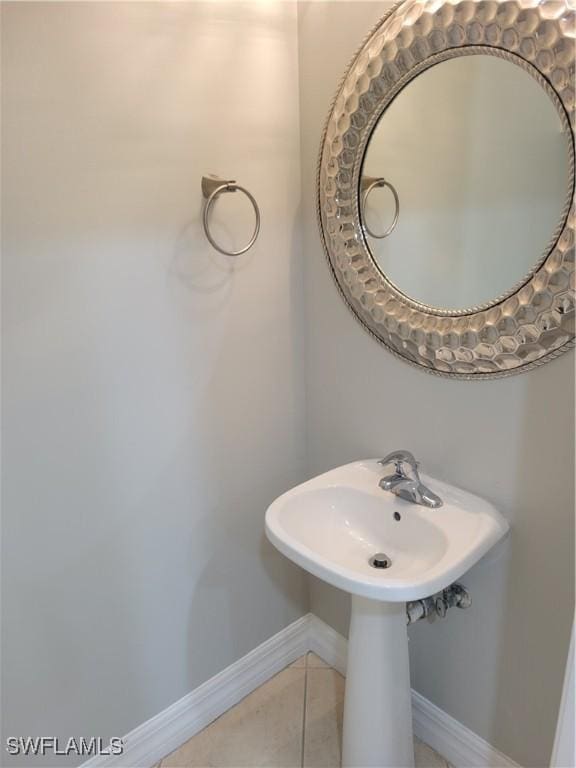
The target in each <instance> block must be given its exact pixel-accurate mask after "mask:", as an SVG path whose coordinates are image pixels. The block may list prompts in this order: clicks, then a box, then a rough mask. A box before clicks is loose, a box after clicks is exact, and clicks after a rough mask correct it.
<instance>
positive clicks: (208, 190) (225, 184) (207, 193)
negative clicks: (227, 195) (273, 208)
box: [202, 176, 260, 256]
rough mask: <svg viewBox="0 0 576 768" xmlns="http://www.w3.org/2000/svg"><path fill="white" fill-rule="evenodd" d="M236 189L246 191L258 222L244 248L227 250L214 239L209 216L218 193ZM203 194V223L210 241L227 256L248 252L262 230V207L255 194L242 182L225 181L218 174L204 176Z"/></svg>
mask: <svg viewBox="0 0 576 768" xmlns="http://www.w3.org/2000/svg"><path fill="white" fill-rule="evenodd" d="M236 190H239V191H240V192H244V194H245V195H246V197H247V198H248V200H250V202H251V203H252V207H253V208H254V214H255V216H256V224H255V226H254V232H253V233H252V237H251V238H250V241H249V242H248V244H247V245H245V246H244V248H240V249H239V250H237V251H227V250H226V249H225V248H222V247H221V246H220V245H218V243H217V242H216V241H215V240H214V238H213V237H212V234H211V232H210V225H209V216H210V209H211V208H212V206H213V205H214V203H215V202H216V198H217V197H218V195H220V194H222V193H223V192H236ZM202 194H203V195H204V200H205V202H204V211H203V213H202V223H203V225H204V232H205V233H206V237H207V238H208V242H209V243H210V244H211V245H212V246H213V247H214V248H216V250H217V251H219V252H220V253H223V254H224V255H225V256H240V254H242V253H246V251H248V250H249V249H250V248H252V246H253V245H254V243H255V242H256V238H257V237H258V233H259V232H260V209H259V208H258V203H257V202H256V200H255V199H254V197H253V195H251V194H250V192H248V190H247V189H246V188H245V187H241V186H240V184H236V182H235V181H234V179H230V180H229V181H225V180H224V179H219V178H218V177H217V176H203V177H202Z"/></svg>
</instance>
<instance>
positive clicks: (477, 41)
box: [317, 0, 576, 380]
mask: <svg viewBox="0 0 576 768" xmlns="http://www.w3.org/2000/svg"><path fill="white" fill-rule="evenodd" d="M575 42H576V11H575V8H574V7H573V6H572V5H571V3H570V2H569V1H568V0H543V1H542V2H538V1H537V0H500V1H498V0H404V1H403V2H401V3H398V4H397V5H396V6H394V7H393V8H391V9H390V10H389V11H388V13H387V14H386V15H385V16H384V17H383V18H382V19H381V21H380V22H379V23H378V24H377V25H376V27H375V28H374V29H373V30H372V32H371V33H370V35H369V36H368V38H367V39H366V40H365V42H364V44H363V45H362V46H361V48H360V50H359V51H358V53H357V54H356V56H355V57H354V59H353V60H352V63H351V64H350V66H349V68H348V70H347V72H346V74H345V76H344V78H343V81H342V83H341V85H340V87H339V89H338V92H337V94H336V97H335V99H334V102H333V104H332V107H331V109H330V113H329V115H328V119H327V121H326V125H325V128H324V133H323V136H322V144H321V151H320V157H319V163H318V178H317V182H318V189H317V193H318V198H317V203H318V220H319V224H320V231H321V236H322V241H323V245H324V249H325V251H326V255H327V257H328V261H329V264H330V267H331V270H332V273H333V275H334V278H335V280H336V283H337V285H338V287H339V289H340V292H341V294H342V296H343V298H344V300H345V301H346V303H347V304H348V305H349V307H350V309H351V310H352V311H353V313H354V314H355V316H356V318H357V319H358V320H359V321H360V322H361V323H362V325H363V326H364V327H365V328H366V329H367V330H368V331H369V332H370V333H371V334H372V335H373V336H374V337H375V338H376V339H377V340H378V341H380V342H381V343H382V344H384V346H385V347H386V348H387V349H388V350H390V351H391V352H393V353H394V354H396V355H398V356H400V357H401V358H402V359H404V360H406V361H407V362H410V363H412V364H414V365H416V366H418V367H421V368H423V369H424V370H426V371H428V372H429V373H433V374H436V375H442V376H448V377H452V378H464V379H474V380H476V379H483V378H495V377H501V376H508V375H511V374H514V373H520V372H523V371H527V370H530V369H531V368H533V367H535V366H537V365H541V364H543V363H546V362H548V361H549V360H551V359H553V358H554V357H557V356H558V355H560V354H562V353H563V352H565V351H567V350H568V349H569V348H571V347H573V346H574V317H575V296H574V288H575V286H574V250H575V249H574V229H575V225H576V210H575V206H574V117H575V109H576V94H575V88H574V73H575V56H574V51H575V47H574V46H575ZM479 53H482V54H490V55H495V56H500V57H502V58H504V59H506V60H508V61H510V62H511V63H513V64H515V65H517V66H520V67H522V69H524V70H525V71H526V72H528V73H529V74H530V75H531V76H532V77H533V78H534V79H535V80H536V81H537V82H538V83H539V84H540V85H541V86H542V88H544V89H545V91H546V92H547V94H548V96H549V97H550V99H551V100H552V103H553V104H554V105H555V106H556V108H557V111H558V114H559V116H560V119H561V121H562V124H563V127H564V130H565V131H566V132H567V135H568V136H569V138H570V141H569V164H570V168H569V173H570V191H569V195H568V198H567V200H566V204H565V208H564V211H563V212H562V219H561V224H560V226H559V228H558V230H557V232H555V233H554V235H553V238H552V240H551V243H550V246H549V248H548V249H547V252H546V253H544V254H543V256H542V258H541V259H540V261H539V262H538V263H537V264H535V266H534V268H533V269H532V270H531V272H530V274H528V275H527V276H526V277H525V279H524V280H522V282H521V283H519V284H518V285H516V286H511V290H510V291H509V292H508V293H506V294H505V295H503V296H500V297H497V298H495V299H494V301H492V302H489V303H488V304H484V305H482V306H479V307H473V308H472V309H467V310H462V311H448V310H442V309H438V308H435V307H429V306H426V305H424V304H421V303H419V302H417V301H414V300H413V299H411V298H409V297H408V296H406V295H405V294H403V293H402V292H401V291H400V290H399V289H398V288H397V287H396V286H395V285H394V284H393V283H392V282H390V281H389V280H388V279H387V278H386V276H385V275H384V274H383V273H382V272H381V270H380V268H379V267H378V266H377V264H376V262H375V261H374V258H373V257H372V254H371V252H370V249H369V247H368V244H367V242H366V237H365V234H364V231H363V228H362V225H361V221H360V210H359V189H360V180H361V171H362V163H363V160H364V154H365V151H366V147H367V145H368V141H369V139H370V136H371V134H372V131H373V128H374V126H375V125H376V122H377V121H378V119H379V118H380V117H381V116H382V113H383V112H384V110H385V109H386V108H387V106H388V105H389V104H390V103H391V101H392V100H393V99H394V97H395V96H396V95H397V94H398V93H399V92H400V91H401V90H402V89H403V88H404V87H405V86H407V85H408V84H409V83H410V81H411V80H412V79H414V78H415V77H416V76H417V75H419V74H420V73H421V72H423V71H424V70H426V69H428V68H429V67H431V66H433V65H434V64H437V63H439V62H441V61H444V60H446V59H450V58H453V57H456V56H463V55H474V54H479ZM559 213H560V212H559Z"/></svg>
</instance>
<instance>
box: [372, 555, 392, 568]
mask: <svg viewBox="0 0 576 768" xmlns="http://www.w3.org/2000/svg"><path fill="white" fill-rule="evenodd" d="M368 562H369V563H370V565H371V566H372V568H390V566H391V565H392V560H390V558H389V557H388V555H386V554H384V552H376V554H375V555H372V557H371V558H370V560H369V561H368Z"/></svg>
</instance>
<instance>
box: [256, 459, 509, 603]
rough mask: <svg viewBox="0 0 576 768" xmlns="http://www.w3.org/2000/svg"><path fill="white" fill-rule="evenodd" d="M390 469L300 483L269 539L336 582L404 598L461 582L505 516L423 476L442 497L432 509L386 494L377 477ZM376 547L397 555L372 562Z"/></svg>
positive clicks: (279, 506) (348, 470)
mask: <svg viewBox="0 0 576 768" xmlns="http://www.w3.org/2000/svg"><path fill="white" fill-rule="evenodd" d="M384 474H385V471H384V469H383V468H382V466H380V465H379V464H378V462H377V460H376V459H373V460H370V459H369V460H366V461H358V462H354V463H353V464H347V465H345V466H343V467H338V468H337V469H333V470H331V471H330V472H326V473H325V474H323V475H319V476H318V477H315V478H313V479H312V480H309V481H308V482H306V483H303V484H302V485H298V486H296V488H293V489H292V490H290V491H288V492H287V493H285V494H283V495H282V496H280V497H279V498H278V499H276V501H274V502H273V503H272V504H271V505H270V507H269V508H268V511H267V512H266V532H267V535H268V538H269V539H270V541H271V542H272V543H273V544H274V545H275V546H276V547H277V548H278V549H279V550H280V551H281V552H282V553H283V554H284V555H286V557H288V558H290V560H293V561H294V562H295V563H298V565H300V566H302V568H305V569H306V570H307V571H309V572H310V573H313V574H314V575H315V576H318V577H319V578H321V579H323V580H324V581H327V582H328V583H329V584H333V585H334V586H335V587H339V588H340V589H343V590H346V591H347V592H351V593H352V594H355V595H362V596H363V597H369V598H372V599H375V600H386V601H389V602H405V601H408V600H416V599H418V598H421V597H427V596H428V595H432V594H433V593H434V592H438V591H439V590H441V589H443V588H444V587H447V586H448V585H449V584H451V583H452V582H454V581H456V580H457V579H458V578H460V576H462V574H463V573H465V572H466V571H467V570H468V569H469V568H470V567H471V566H472V565H474V563H476V562H477V561H478V560H479V559H480V558H481V557H482V555H484V554H485V553H486V552H487V551H488V550H489V549H490V548H491V547H492V546H493V545H494V544H495V543H496V542H497V541H498V540H499V539H500V538H502V536H504V534H505V533H506V531H507V530H508V523H507V522H506V520H505V519H504V518H503V517H502V515H501V514H500V513H499V512H498V511H497V510H496V509H495V508H494V507H493V506H492V505H491V504H489V503H488V502H487V501H484V500H483V499H481V498H479V497H478V496H474V495H473V494H471V493H467V492H466V491H462V490H460V489H458V488H454V487H453V486H451V485H447V484H446V483H442V482H440V481H439V480H434V479H433V478H431V477H427V476H426V475H421V477H422V480H423V481H424V482H425V484H426V485H427V486H428V487H429V488H431V489H432V490H433V491H434V492H435V493H437V494H438V495H439V496H440V497H441V499H442V501H443V502H444V503H443V506H442V507H440V508H438V509H430V508H428V507H423V506H421V505H419V504H414V503H412V502H409V501H405V500H403V499H400V498H398V497H397V496H395V495H394V494H393V493H391V492H389V491H383V490H382V489H381V488H380V487H379V486H378V482H379V480H380V479H381V478H382V477H383V475H384ZM395 512H396V513H398V514H397V515H396V517H398V515H399V516H400V519H399V520H397V519H396V518H395V516H394V513H395ZM378 552H384V553H385V554H386V555H388V557H389V558H390V559H391V561H392V564H391V566H390V567H389V568H387V569H375V568H373V567H372V566H371V565H370V564H369V560H370V558H371V557H372V556H373V555H374V554H376V553H378Z"/></svg>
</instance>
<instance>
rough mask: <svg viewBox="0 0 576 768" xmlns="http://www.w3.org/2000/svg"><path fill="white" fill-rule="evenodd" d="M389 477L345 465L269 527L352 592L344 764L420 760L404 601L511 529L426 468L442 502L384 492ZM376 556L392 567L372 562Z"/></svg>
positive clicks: (443, 583)
mask: <svg viewBox="0 0 576 768" xmlns="http://www.w3.org/2000/svg"><path fill="white" fill-rule="evenodd" d="M385 474H388V473H386V471H385V469H384V468H383V467H382V466H381V465H380V464H379V463H378V461H377V460H376V459H369V460H366V461H358V462H355V463H353V464H347V465H346V466H344V467H338V468H337V469H333V470H332V471H330V472H326V474H324V475H319V476H318V477H315V478H314V479H313V480H310V481H308V482H307V483H303V484H302V485H299V486H297V487H296V488H293V489H292V490H291V491H288V493H285V494H284V495H283V496H280V497H279V498H278V499H276V501H275V502H273V503H272V504H271V505H270V507H269V508H268V510H267V512H266V533H267V535H268V538H269V539H270V540H271V541H272V543H273V544H274V545H275V546H276V547H277V548H278V549H279V550H280V551H281V552H282V553H284V554H285V555H286V556H287V557H288V558H290V559H291V560H293V561H294V562H295V563H298V565H300V566H302V567H303V568H305V569H306V570H307V571H310V573H313V574H314V575H315V576H318V577H319V578H321V579H324V581H327V582H328V583H329V584H333V585H334V586H336V587H339V588H340V589H344V590H346V591H347V592H350V593H351V595H352V601H351V602H352V613H351V618H350V632H349V638H348V663H347V672H346V696H345V701H344V727H343V734H342V768H369V767H372V768H412V767H413V765H414V751H413V746H412V744H413V740H412V712H411V694H410V669H409V660H408V636H407V632H406V611H405V602H406V601H408V600H418V599H420V598H423V597H428V596H430V595H432V594H434V593H435V592H438V591H440V590H441V589H443V588H444V587H447V586H448V585H450V584H451V583H452V582H454V581H455V580H456V579H458V578H460V577H461V576H462V574H464V573H465V572H466V571H467V570H468V569H469V568H470V567H471V566H472V565H474V563H476V562H477V561H478V560H479V559H480V558H481V557H482V555H484V554H485V553H486V552H487V551H488V550H489V549H490V548H491V547H492V546H493V545H494V544H495V543H496V542H497V541H498V540H499V539H501V538H502V537H503V536H504V534H505V533H506V532H507V530H508V523H507V522H506V520H505V519H504V518H503V517H502V515H500V513H499V512H498V511H497V510H496V509H495V508H494V507H493V506H492V505H491V504H489V503H488V502H486V501H483V500H482V499H480V498H478V496H474V495H473V494H471V493H466V492H465V491H461V490H459V489H458V488H454V487H453V486H451V485H447V484H446V483H442V482H440V481H439V480H434V479H433V478H431V477H427V476H426V475H421V478H422V480H423V481H424V483H425V485H426V486H428V488H429V489H430V490H431V491H432V492H433V493H435V494H437V495H438V496H440V498H441V499H442V501H443V504H442V506H441V507H438V508H435V509H431V508H429V507H424V506H421V505H419V504H415V503H412V502H410V501H405V500H403V499H400V498H398V497H397V496H395V495H394V494H393V493H391V492H390V491H385V490H382V489H381V488H380V486H379V481H380V480H381V479H382V477H383V476H384V475H385ZM378 553H384V554H385V555H387V557H388V558H389V560H390V561H391V563H390V564H389V566H388V567H387V568H385V569H377V568H374V567H373V566H372V565H370V562H369V561H370V558H371V557H373V556H374V555H376V554H378ZM449 616H450V614H448V618H447V619H446V621H449V620H450V618H449Z"/></svg>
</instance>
